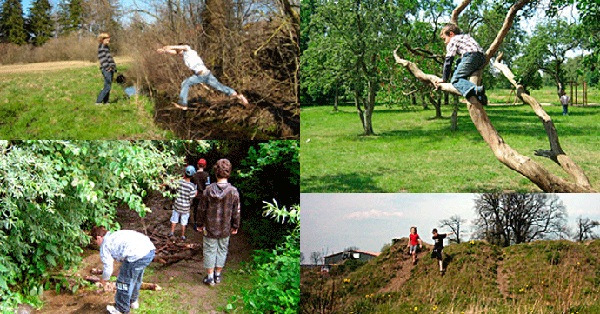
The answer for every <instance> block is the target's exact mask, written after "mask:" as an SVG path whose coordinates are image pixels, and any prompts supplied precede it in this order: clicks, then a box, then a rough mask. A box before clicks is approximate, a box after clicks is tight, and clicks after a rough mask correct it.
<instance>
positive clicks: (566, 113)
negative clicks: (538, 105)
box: [563, 105, 569, 116]
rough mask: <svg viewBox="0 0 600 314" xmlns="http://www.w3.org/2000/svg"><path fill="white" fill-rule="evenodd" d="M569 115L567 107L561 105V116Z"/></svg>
mask: <svg viewBox="0 0 600 314" xmlns="http://www.w3.org/2000/svg"><path fill="white" fill-rule="evenodd" d="M568 114H569V105H563V116H566V115H568Z"/></svg>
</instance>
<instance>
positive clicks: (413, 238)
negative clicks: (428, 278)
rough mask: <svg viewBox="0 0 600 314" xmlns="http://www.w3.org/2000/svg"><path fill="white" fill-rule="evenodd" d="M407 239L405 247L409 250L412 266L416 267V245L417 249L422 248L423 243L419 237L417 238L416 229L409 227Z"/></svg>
mask: <svg viewBox="0 0 600 314" xmlns="http://www.w3.org/2000/svg"><path fill="white" fill-rule="evenodd" d="M409 239H410V241H409V243H408V245H407V247H409V248H410V255H412V262H413V265H417V260H418V258H417V245H419V248H423V241H421V237H419V234H418V233H417V227H410V236H409Z"/></svg>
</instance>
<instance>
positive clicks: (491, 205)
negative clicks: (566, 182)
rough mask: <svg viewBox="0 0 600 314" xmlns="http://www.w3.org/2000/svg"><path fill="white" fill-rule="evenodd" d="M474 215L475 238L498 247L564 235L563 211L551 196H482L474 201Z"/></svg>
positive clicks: (564, 214)
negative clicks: (475, 215) (475, 216)
mask: <svg viewBox="0 0 600 314" xmlns="http://www.w3.org/2000/svg"><path fill="white" fill-rule="evenodd" d="M475 211H476V213H477V215H478V218H477V219H476V220H475V221H474V222H473V224H474V225H475V226H476V227H475V228H476V230H475V237H476V238H479V239H484V240H487V241H488V242H490V243H494V244H498V245H502V246H509V245H512V244H518V243H525V242H531V241H533V240H537V239H550V238H564V237H565V235H566V233H567V227H566V208H565V206H564V205H563V204H562V201H561V200H560V199H559V198H558V196H556V195H554V194H541V193H529V194H527V193H484V194H481V195H480V196H479V198H478V199H476V200H475Z"/></svg>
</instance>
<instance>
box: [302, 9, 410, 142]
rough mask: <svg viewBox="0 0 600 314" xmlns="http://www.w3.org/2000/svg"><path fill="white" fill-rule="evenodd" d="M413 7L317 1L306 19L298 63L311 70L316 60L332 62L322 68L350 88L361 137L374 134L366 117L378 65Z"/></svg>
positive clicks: (369, 114) (403, 29)
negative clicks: (304, 44) (307, 27)
mask: <svg viewBox="0 0 600 314" xmlns="http://www.w3.org/2000/svg"><path fill="white" fill-rule="evenodd" d="M417 9H418V7H417V3H416V2H415V1H408V0H381V1H364V0H339V1H333V0H321V1H320V3H319V4H318V5H317V6H316V12H315V14H314V15H313V16H312V17H311V23H314V25H315V27H314V29H311V31H312V33H311V34H310V41H309V43H308V49H307V50H306V51H305V52H304V55H303V57H302V58H303V62H304V63H305V64H307V65H309V66H311V67H312V68H318V63H332V64H334V65H335V66H332V67H328V68H322V70H323V71H329V70H333V71H335V73H336V74H338V75H339V76H337V75H336V76H337V78H338V79H342V80H344V81H346V82H347V84H348V85H349V86H351V90H352V91H353V94H354V102H355V105H356V110H357V112H358V116H359V118H360V121H361V123H362V126H363V130H364V134H365V135H372V134H374V132H373V125H372V115H373V110H374V108H375V99H376V96H377V92H378V89H379V84H380V83H381V82H382V75H381V73H380V72H379V64H380V62H381V61H382V60H383V58H384V57H385V56H384V54H386V52H388V51H391V50H392V49H393V47H394V42H395V41H396V39H397V38H398V37H402V36H403V35H405V34H406V33H407V30H408V25H409V24H410V18H411V16H414V15H415V14H416V12H417ZM323 59H326V60H327V61H325V62H324V61H323ZM340 72H341V73H340ZM363 108H364V110H363Z"/></svg>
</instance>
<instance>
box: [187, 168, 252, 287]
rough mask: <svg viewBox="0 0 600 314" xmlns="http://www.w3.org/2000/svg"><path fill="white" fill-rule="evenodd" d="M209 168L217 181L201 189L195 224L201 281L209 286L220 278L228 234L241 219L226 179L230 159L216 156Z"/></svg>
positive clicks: (235, 194)
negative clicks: (198, 234) (200, 240)
mask: <svg viewBox="0 0 600 314" xmlns="http://www.w3.org/2000/svg"><path fill="white" fill-rule="evenodd" d="M213 168H214V172H215V176H216V177H217V182H216V183H213V184H211V185H209V186H208V187H207V188H206V189H205V190H204V196H203V198H202V202H201V206H200V224H199V226H198V230H199V231H203V232H204V241H203V245H204V246H203V253H204V268H206V272H207V276H206V278H204V280H203V282H204V283H205V284H207V285H210V286H213V285H215V284H216V283H220V282H221V271H223V267H224V266H225V259H226V258H227V251H228V248H229V237H230V236H231V235H232V234H237V232H238V228H239V227H240V219H241V215H240V195H239V193H238V190H237V189H236V188H235V187H234V186H233V185H231V184H230V183H229V182H228V178H229V176H230V175H231V163H230V162H229V160H227V159H220V160H219V161H217V163H216V164H215V165H214V167H213Z"/></svg>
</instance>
